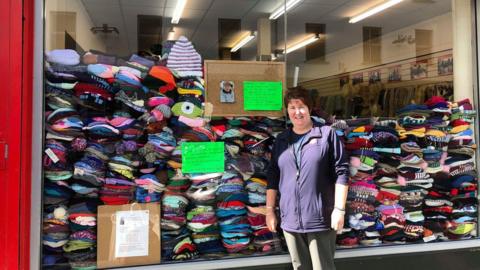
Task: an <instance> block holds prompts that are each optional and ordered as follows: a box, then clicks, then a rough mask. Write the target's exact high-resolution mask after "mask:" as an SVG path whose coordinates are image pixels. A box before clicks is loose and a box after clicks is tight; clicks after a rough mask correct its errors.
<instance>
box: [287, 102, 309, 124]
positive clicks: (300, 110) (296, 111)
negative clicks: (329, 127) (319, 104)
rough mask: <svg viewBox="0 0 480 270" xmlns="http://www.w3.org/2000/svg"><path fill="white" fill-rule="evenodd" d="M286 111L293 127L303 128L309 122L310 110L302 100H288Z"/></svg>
mask: <svg viewBox="0 0 480 270" xmlns="http://www.w3.org/2000/svg"><path fill="white" fill-rule="evenodd" d="M287 111H288V117H289V118H290V121H292V124H293V126H294V127H297V128H303V127H306V126H308V125H309V124H310V121H311V120H310V111H309V110H308V107H307V105H305V103H303V101H302V100H300V99H291V100H290V102H288V107H287Z"/></svg>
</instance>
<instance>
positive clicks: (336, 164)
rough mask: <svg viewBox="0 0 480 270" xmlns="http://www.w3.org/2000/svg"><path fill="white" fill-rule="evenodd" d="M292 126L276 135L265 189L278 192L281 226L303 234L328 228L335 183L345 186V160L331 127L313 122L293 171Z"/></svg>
mask: <svg viewBox="0 0 480 270" xmlns="http://www.w3.org/2000/svg"><path fill="white" fill-rule="evenodd" d="M292 132H293V131H292V129H288V130H286V131H284V132H282V133H281V134H279V135H278V136H277V138H276V141H275V144H274V145H273V150H272V159H271V162H270V166H269V171H268V178H267V179H268V186H267V189H275V190H278V191H279V193H280V213H281V224H280V226H281V228H282V229H283V230H285V231H287V232H297V233H307V232H317V231H324V230H328V229H330V216H331V214H332V210H333V208H334V203H335V184H343V185H347V182H348V173H349V168H348V159H347V156H346V153H345V151H344V148H343V144H342V142H341V141H340V139H339V138H338V137H337V135H336V133H335V131H334V130H332V129H331V128H330V127H329V126H321V125H320V124H318V123H316V122H314V127H313V128H312V129H311V130H310V132H308V133H307V134H306V135H305V136H306V137H305V139H304V140H303V143H302V146H301V159H300V162H301V163H300V169H298V170H297V165H296V162H295V156H294V152H293V151H294V150H293V146H292V145H291V144H292V143H291V138H292V137H293V136H292Z"/></svg>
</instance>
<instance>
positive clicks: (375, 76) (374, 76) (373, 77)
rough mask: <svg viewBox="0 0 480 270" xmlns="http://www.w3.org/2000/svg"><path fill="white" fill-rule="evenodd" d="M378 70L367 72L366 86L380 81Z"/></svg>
mask: <svg viewBox="0 0 480 270" xmlns="http://www.w3.org/2000/svg"><path fill="white" fill-rule="evenodd" d="M380 74H381V73H380V69H376V70H372V71H369V72H368V84H374V83H377V82H380V81H381V80H382V78H381V75H380Z"/></svg>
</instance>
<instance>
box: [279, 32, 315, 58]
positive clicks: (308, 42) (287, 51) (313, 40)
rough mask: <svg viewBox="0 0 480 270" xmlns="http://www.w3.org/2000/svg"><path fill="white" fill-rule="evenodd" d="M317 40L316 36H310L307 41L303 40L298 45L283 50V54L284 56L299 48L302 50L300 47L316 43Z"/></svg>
mask: <svg viewBox="0 0 480 270" xmlns="http://www.w3.org/2000/svg"><path fill="white" fill-rule="evenodd" d="M318 39H319V37H318V36H317V35H315V36H311V37H309V38H307V39H305V40H303V41H301V42H299V43H297V44H294V45H292V46H290V47H288V48H287V49H286V50H285V52H284V53H285V54H287V53H291V52H293V51H295V50H298V49H300V48H302V47H305V46H307V45H309V44H311V43H313V42H315V41H317V40H318Z"/></svg>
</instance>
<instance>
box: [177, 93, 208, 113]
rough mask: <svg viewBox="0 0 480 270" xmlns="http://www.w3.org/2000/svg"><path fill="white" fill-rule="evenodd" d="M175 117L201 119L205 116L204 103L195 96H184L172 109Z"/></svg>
mask: <svg viewBox="0 0 480 270" xmlns="http://www.w3.org/2000/svg"><path fill="white" fill-rule="evenodd" d="M172 112H173V115H175V116H181V115H183V116H185V117H188V118H196V117H200V116H202V114H203V110H202V102H201V100H200V99H198V98H197V97H195V96H192V95H182V96H181V97H180V98H179V100H178V102H177V103H176V104H175V105H173V107H172Z"/></svg>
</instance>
